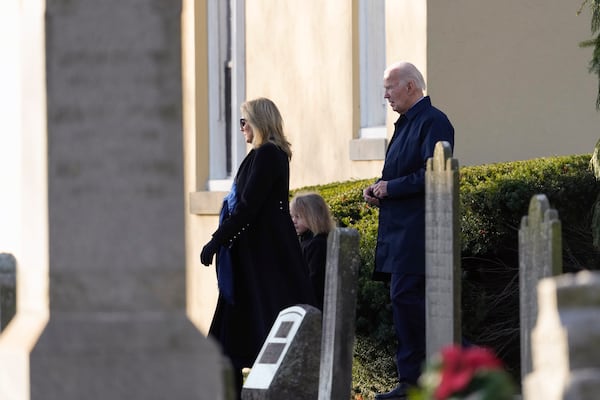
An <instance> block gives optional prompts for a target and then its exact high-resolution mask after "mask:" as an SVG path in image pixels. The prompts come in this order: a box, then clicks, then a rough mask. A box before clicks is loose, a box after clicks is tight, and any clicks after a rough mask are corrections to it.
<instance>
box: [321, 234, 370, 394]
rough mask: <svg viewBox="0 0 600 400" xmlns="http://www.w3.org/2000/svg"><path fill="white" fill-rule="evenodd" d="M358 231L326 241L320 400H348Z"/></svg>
mask: <svg viewBox="0 0 600 400" xmlns="http://www.w3.org/2000/svg"><path fill="white" fill-rule="evenodd" d="M358 245H359V235H358V231H356V230H355V229H351V228H336V229H335V230H333V231H332V232H331V233H330V234H329V238H328V240H327V267H326V268H327V271H326V275H325V298H324V305H323V334H322V340H321V363H320V372H319V376H320V377H319V397H318V399H319V400H331V399H349V398H350V392H351V389H352V357H353V354H354V334H355V332H354V328H355V318H356V296H357V288H358V268H359V266H360V256H359V252H358Z"/></svg>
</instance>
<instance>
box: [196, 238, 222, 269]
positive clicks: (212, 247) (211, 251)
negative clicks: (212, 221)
mask: <svg viewBox="0 0 600 400" xmlns="http://www.w3.org/2000/svg"><path fill="white" fill-rule="evenodd" d="M217 250H219V244H218V243H217V242H215V241H214V239H213V240H211V241H210V242H208V243H206V244H205V245H204V248H202V253H200V262H202V264H204V265H206V266H207V267H208V266H209V265H210V264H212V259H213V256H214V255H215V254H216V253H217Z"/></svg>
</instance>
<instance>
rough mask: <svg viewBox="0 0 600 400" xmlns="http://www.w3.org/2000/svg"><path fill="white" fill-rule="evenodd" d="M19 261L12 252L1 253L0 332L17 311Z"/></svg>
mask: <svg viewBox="0 0 600 400" xmlns="http://www.w3.org/2000/svg"><path fill="white" fill-rule="evenodd" d="M16 291H17V261H16V260H15V257H14V256H13V255H12V254H8V253H0V332H2V331H3V330H4V329H5V328H6V326H7V325H8V323H9V322H10V321H11V320H12V319H13V317H14V316H15V313H16V312H17V293H16Z"/></svg>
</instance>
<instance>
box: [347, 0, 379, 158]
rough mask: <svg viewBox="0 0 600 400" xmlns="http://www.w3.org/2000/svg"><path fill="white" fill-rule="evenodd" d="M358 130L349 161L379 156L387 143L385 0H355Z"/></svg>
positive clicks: (351, 143)
mask: <svg viewBox="0 0 600 400" xmlns="http://www.w3.org/2000/svg"><path fill="white" fill-rule="evenodd" d="M358 7H359V8H358V13H359V20H358V30H359V48H360V131H359V132H358V135H357V139H353V140H351V141H350V159H351V160H353V161H368V160H383V159H384V158H385V150H386V146H387V139H386V138H387V132H386V123H385V122H386V121H385V120H386V104H385V100H384V99H383V71H384V70H385V62H386V56H385V48H386V40H385V0H359V4H358Z"/></svg>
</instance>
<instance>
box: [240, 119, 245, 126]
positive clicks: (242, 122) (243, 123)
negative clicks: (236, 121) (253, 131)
mask: <svg viewBox="0 0 600 400" xmlns="http://www.w3.org/2000/svg"><path fill="white" fill-rule="evenodd" d="M245 127H246V118H240V129H244V128H245Z"/></svg>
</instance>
